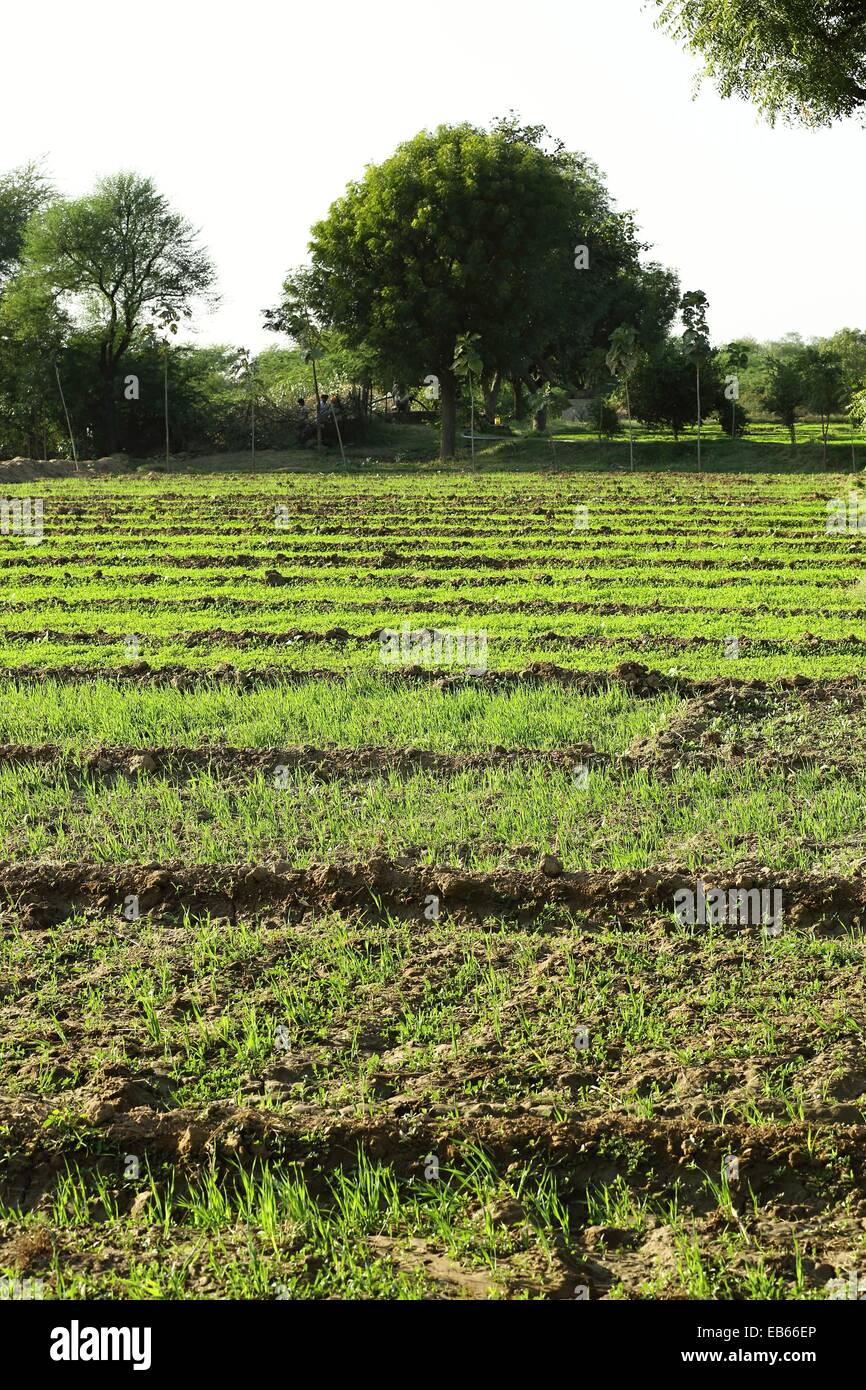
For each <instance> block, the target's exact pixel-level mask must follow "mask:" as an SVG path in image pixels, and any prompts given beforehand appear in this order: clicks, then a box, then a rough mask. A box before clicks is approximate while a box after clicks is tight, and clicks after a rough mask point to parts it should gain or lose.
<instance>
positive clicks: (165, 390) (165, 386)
mask: <svg viewBox="0 0 866 1390" xmlns="http://www.w3.org/2000/svg"><path fill="white" fill-rule="evenodd" d="M163 402H164V408H165V462H166V466H168V453H169V447H168V343H166V345H165V374H164V378H163Z"/></svg>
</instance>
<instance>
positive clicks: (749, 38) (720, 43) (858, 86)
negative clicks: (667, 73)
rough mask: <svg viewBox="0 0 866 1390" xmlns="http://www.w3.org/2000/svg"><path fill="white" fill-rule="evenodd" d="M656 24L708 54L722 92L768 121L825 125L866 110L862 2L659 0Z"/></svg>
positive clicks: (709, 72) (865, 30) (865, 24)
mask: <svg viewBox="0 0 866 1390" xmlns="http://www.w3.org/2000/svg"><path fill="white" fill-rule="evenodd" d="M656 3H657V4H658V5H659V6H660V8H661V15H660V18H659V23H660V25H661V26H662V27H663V28H665V29H667V30H668V32H669V33H670V34H671V35H672V36H673V37H674V38H676V39H680V40H682V41H683V42H684V43H685V45H686V47H687V48H689V49H690V50H691V51H692V52H695V53H700V54H701V55H702V56H703V57H704V59H705V60H706V67H705V69H704V71H705V73H706V75H707V76H709V77H712V78H714V80H715V82H716V85H717V86H718V89H719V91H720V92H721V94H722V96H725V97H727V96H731V95H734V94H736V95H739V96H743V97H746V98H748V99H749V100H750V101H752V102H754V104H755V105H756V106H757V107H758V109H759V111H760V112H761V113H762V115H763V116H764V117H765V118H766V119H768V120H769V121H770V122H771V123H773V122H775V121H776V120H777V119H779V118H781V119H782V120H783V121H786V122H787V123H789V124H803V125H811V126H820V125H827V124H829V123H830V122H831V121H834V120H839V119H841V118H842V117H844V116H851V115H855V114H863V112H864V110H866V8H864V6H863V3H862V0H656Z"/></svg>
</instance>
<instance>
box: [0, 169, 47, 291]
mask: <svg viewBox="0 0 866 1390" xmlns="http://www.w3.org/2000/svg"><path fill="white" fill-rule="evenodd" d="M52 196H53V190H52V188H51V185H50V183H49V181H48V179H47V177H46V175H45V174H44V172H43V171H42V169H41V168H40V167H39V165H38V164H35V163H33V162H32V161H31V162H30V163H29V164H25V165H23V166H22V167H21V168H20V169H12V170H11V171H10V172H9V173H8V174H4V175H3V177H2V178H0V288H2V286H3V283H4V281H6V280H8V279H9V277H10V276H11V275H12V274H13V273H14V272H15V271H16V270H17V269H18V266H19V263H20V260H21V251H22V247H23V245H24V237H25V233H26V230H27V224H28V222H29V221H30V219H31V217H33V216H34V215H35V214H36V213H38V212H41V211H42V210H43V209H44V208H45V207H46V206H47V205H48V203H49V202H50V201H51V198H52Z"/></svg>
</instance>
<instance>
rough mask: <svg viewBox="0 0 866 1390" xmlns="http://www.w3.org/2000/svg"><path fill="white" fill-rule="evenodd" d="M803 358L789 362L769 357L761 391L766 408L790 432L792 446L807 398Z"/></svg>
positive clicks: (792, 359) (789, 360)
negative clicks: (798, 415)
mask: <svg viewBox="0 0 866 1390" xmlns="http://www.w3.org/2000/svg"><path fill="white" fill-rule="evenodd" d="M801 356H802V354H800V355H799V356H798V357H796V358H789V359H788V360H787V361H784V360H783V359H781V358H779V357H775V356H771V357H768V358H767V361H766V367H765V370H766V380H765V383H764V386H763V389H762V391H761V401H762V403H763V405H764V408H765V409H766V410H769V411H770V412H771V414H773V415H777V416H778V417H779V419H780V420H781V421H782V424H783V425H785V426H786V428H787V429H788V430H789V432H790V435H791V443H792V444H793V443H794V441H795V439H796V420H797V411H798V410H799V409H800V407H801V406H802V404H803V402H804V400H805V397H806V384H805V382H804V380H803V370H802V363H801V360H800V357H801Z"/></svg>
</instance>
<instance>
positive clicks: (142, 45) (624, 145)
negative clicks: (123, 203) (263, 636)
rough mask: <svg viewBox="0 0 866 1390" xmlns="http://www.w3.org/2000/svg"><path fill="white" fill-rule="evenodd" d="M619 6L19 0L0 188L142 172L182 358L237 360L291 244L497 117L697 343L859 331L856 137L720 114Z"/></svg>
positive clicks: (863, 284) (861, 205) (646, 25)
mask: <svg viewBox="0 0 866 1390" xmlns="http://www.w3.org/2000/svg"><path fill="white" fill-rule="evenodd" d="M655 14H656V9H655V5H654V4H652V3H649V4H642V0H602V3H601V4H598V3H597V0H593V2H592V3H589V2H588V0H534V3H533V4H531V5H527V4H526V3H525V0H521V3H517V0H498V3H496V4H491V3H489V0H488V3H479V0H437V3H436V4H431V5H429V6H427V7H425V6H421V5H413V4H411V0H410V2H409V3H407V0H367V3H359V0H330V3H329V4H327V5H324V6H321V7H317V6H311V5H303V6H301V5H294V4H292V3H291V0H289V2H288V3H286V0H282V3H280V2H279V0H277V2H276V3H269V0H246V3H244V4H241V5H232V6H230V7H229V6H225V5H223V6H222V8H220V7H218V5H217V4H216V3H215V2H214V0H211V2H210V3H202V0H172V3H166V0H148V3H147V4H137V3H133V4H126V3H124V0H75V3H73V4H70V3H68V0H62V3H57V0H43V3H41V4H31V5H15V6H12V7H9V9H8V12H7V13H6V14H4V20H3V31H4V35H3V37H4V48H5V50H6V59H5V62H4V71H3V117H2V128H0V169H6V168H9V167H12V166H14V165H17V164H20V163H23V162H24V161H26V160H27V159H30V158H35V157H36V158H38V157H41V156H45V161H46V167H47V168H48V170H49V171H50V172H51V173H52V174H53V176H54V178H55V180H56V182H57V184H58V186H59V188H60V190H61V192H63V193H66V194H69V195H77V194H80V193H84V192H86V191H88V189H89V188H90V187H91V186H92V184H93V182H94V180H95V179H96V178H97V177H98V176H99V175H101V174H105V173H111V172H114V171H116V170H118V169H121V168H125V169H129V168H131V169H135V170H138V171H140V172H142V173H149V174H151V175H152V176H153V177H154V178H155V180H156V182H157V184H158V186H159V187H160V189H161V190H162V191H163V192H165V193H166V194H167V195H168V196H169V198H170V199H171V200H172V202H173V203H174V204H175V206H176V207H177V208H178V209H179V210H180V211H182V212H184V213H185V214H186V215H187V216H188V217H190V218H191V219H192V221H193V222H194V223H195V224H196V225H197V226H198V227H200V228H201V232H202V239H203V241H204V243H205V244H206V245H207V246H208V248H209V249H210V251H211V254H212V255H213V257H214V259H215V261H216V264H217V267H218V272H219V288H220V291H221V293H222V296H223V298H222V303H221V306H220V308H219V309H218V310H217V311H216V312H215V313H214V314H212V315H211V316H208V317H203V318H201V319H200V320H199V323H198V329H197V336H198V338H199V340H200V341H203V342H230V343H234V344H239V345H244V346H247V347H254V348H259V347H263V346H269V345H272V344H274V343H275V342H279V341H282V340H281V339H277V338H275V337H274V335H273V334H269V333H266V332H265V331H264V330H263V329H262V327H261V312H260V311H261V310H262V308H264V307H265V306H267V305H270V304H273V303H274V302H275V301H276V299H277V298H278V295H279V288H280V284H281V281H282V279H283V276H284V274H285V272H286V270H287V269H288V268H289V267H290V266H292V265H295V264H297V263H299V262H301V261H303V260H305V259H306V244H307V237H308V231H309V227H310V225H311V223H312V222H314V221H315V220H316V219H317V218H318V217H320V216H322V215H323V214H324V213H325V212H326V211H327V209H328V206H329V204H330V203H331V202H332V201H333V200H334V199H335V198H336V197H338V196H339V195H340V193H341V192H342V191H343V189H344V187H345V185H346V183H347V182H348V181H349V180H351V179H353V178H357V177H359V176H360V174H361V173H362V171H363V168H364V165H365V164H366V163H368V162H370V161H379V160H381V159H383V158H385V157H386V156H387V155H388V154H390V153H391V151H392V150H393V148H394V146H395V145H396V144H398V143H399V141H401V140H403V139H407V138H409V137H411V136H412V135H414V134H415V133H416V132H417V131H418V130H420V129H422V128H424V127H425V126H426V127H432V126H435V125H438V124H440V123H441V122H454V121H459V120H470V121H473V122H476V123H478V124H482V125H486V124H487V123H488V122H489V121H490V120H491V119H492V118H493V117H494V116H497V115H504V114H506V113H507V112H508V111H509V110H510V109H512V108H514V109H515V110H517V111H518V112H519V113H520V115H521V117H522V118H523V120H524V121H527V122H542V123H544V124H545V125H547V126H548V127H549V129H550V130H551V131H552V132H553V133H554V134H555V135H557V136H559V137H560V138H561V139H563V140H564V141H565V143H566V144H567V145H568V146H569V148H572V149H578V150H583V151H585V152H586V153H587V154H588V155H589V156H590V157H591V158H593V159H594V160H595V161H596V163H597V164H598V165H599V166H600V168H601V169H602V171H603V172H604V173H605V175H606V176H607V180H608V186H609V188H610V190H611V193H612V194H613V196H614V197H615V198H616V200H617V203H618V205H619V206H620V207H623V208H632V209H634V210H635V212H636V214H637V221H638V226H639V227H640V229H641V232H642V234H643V237H644V239H645V240H647V241H650V242H652V243H653V245H654V249H653V251H652V253H651V254H652V255H653V257H654V258H656V259H659V260H661V261H662V262H664V263H665V264H667V265H670V266H673V267H674V268H675V269H677V270H678V271H679V273H680V276H681V280H682V286H683V288H684V289H695V288H700V289H703V290H704V291H705V292H706V293H707V295H708V296H709V300H710V327H711V330H712V334H713V337H714V339H715V340H716V341H725V340H727V339H729V338H733V337H735V336H745V335H753V336H755V337H758V338H764V337H774V336H778V335H780V334H782V333H784V332H786V331H788V330H793V329H797V330H799V331H800V332H801V333H803V334H804V335H805V336H809V335H811V334H824V333H831V332H833V331H834V330H835V329H836V328H840V327H842V326H843V325H851V326H866V276H864V274H863V271H862V266H861V259H862V257H863V254H864V240H866V239H864V227H866V215H864V214H866V191H864V182H863V179H862V176H861V171H862V169H863V161H864V155H866V130H862V129H861V128H860V126H859V125H858V124H856V123H854V122H847V123H843V124H837V125H836V126H834V127H832V128H830V129H828V130H825V131H818V132H806V131H799V130H798V131H792V130H787V129H785V128H783V127H778V128H777V129H775V130H772V129H770V128H769V127H767V126H765V125H762V124H759V122H758V120H757V117H756V116H755V114H754V112H753V110H752V108H751V107H750V106H748V105H746V104H744V103H741V102H739V101H726V102H724V101H722V100H720V98H719V97H718V96H717V95H716V93H715V89H714V88H713V87H711V86H710V85H709V84H706V85H705V86H704V87H703V89H702V92H701V95H700V96H699V97H698V99H697V100H696V101H693V100H692V82H693V76H694V73H695V72H696V69H697V61H696V60H695V59H693V58H691V57H690V56H689V55H687V54H685V53H683V52H682V51H681V50H680V49H679V48H678V46H677V45H676V44H675V43H674V42H673V41H672V40H671V39H669V38H668V37H667V36H666V35H664V34H662V33H660V32H658V31H656V30H655V29H654V27H653V21H654V18H655Z"/></svg>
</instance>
